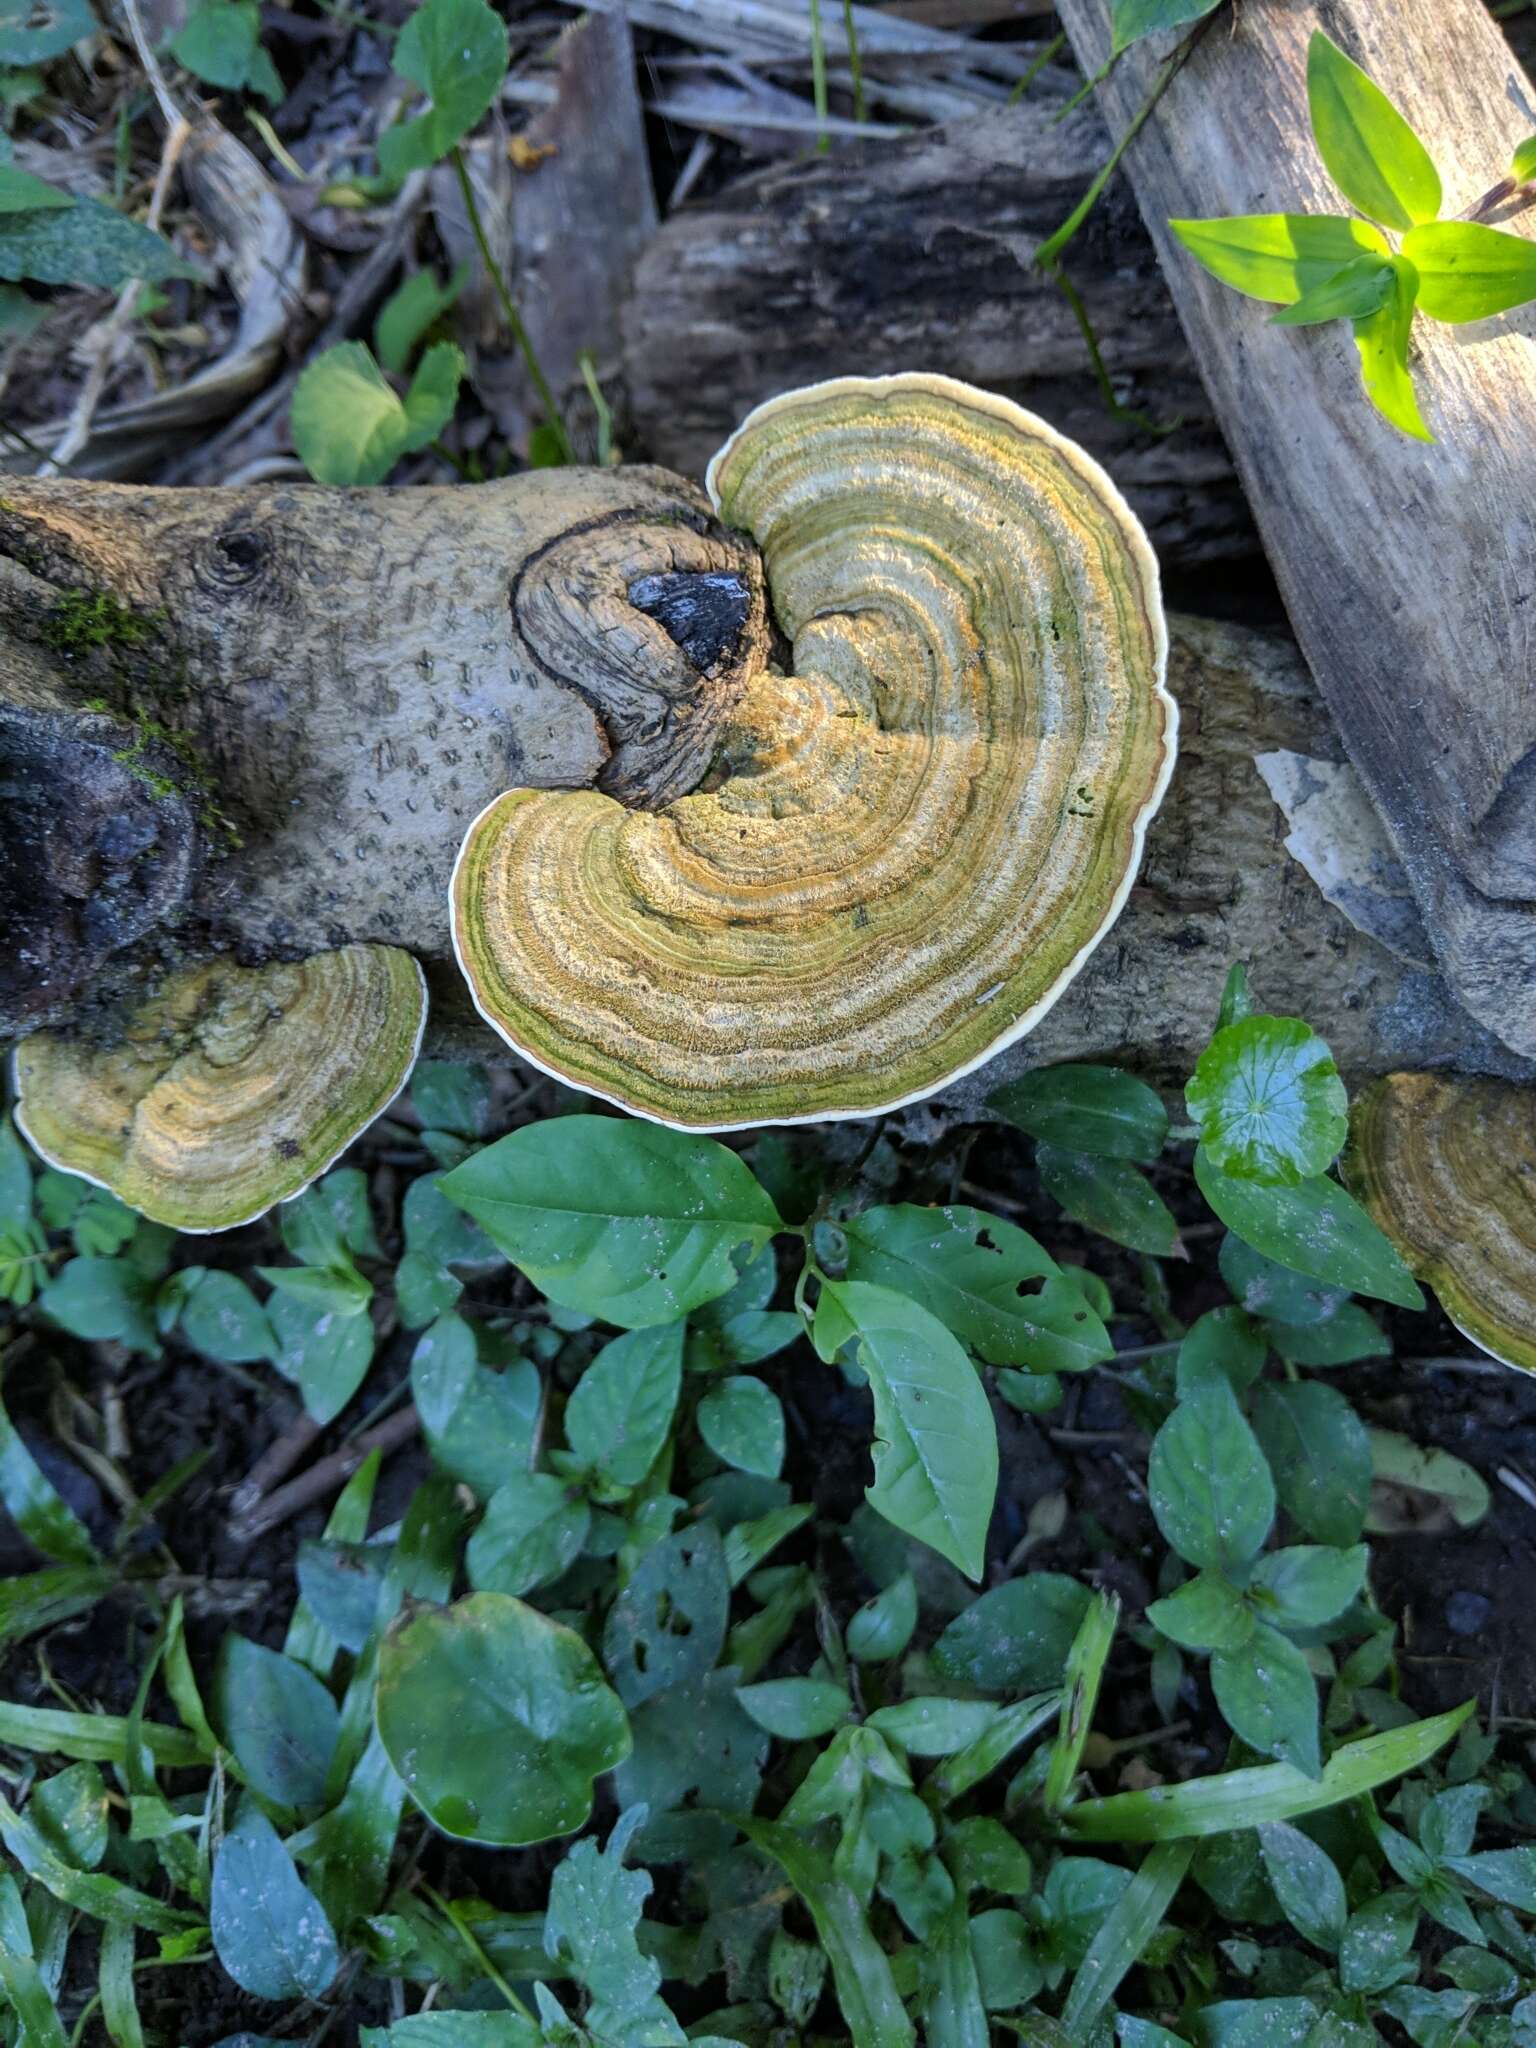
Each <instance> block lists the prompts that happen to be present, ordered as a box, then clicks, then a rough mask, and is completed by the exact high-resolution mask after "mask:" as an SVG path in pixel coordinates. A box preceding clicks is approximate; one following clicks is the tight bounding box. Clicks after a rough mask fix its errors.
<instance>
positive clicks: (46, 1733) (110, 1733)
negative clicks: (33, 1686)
mask: <svg viewBox="0 0 1536 2048" xmlns="http://www.w3.org/2000/svg"><path fill="white" fill-rule="evenodd" d="M138 1738H139V1742H140V1746H141V1748H143V1749H144V1750H146V1751H147V1752H148V1754H149V1755H150V1757H152V1758H153V1760H154V1761H155V1763H157V1764H163V1765H164V1766H165V1768H166V1769H167V1770H177V1771H185V1770H195V1769H196V1768H197V1767H198V1765H199V1764H204V1763H206V1762H207V1757H206V1755H205V1754H204V1752H203V1750H202V1748H201V1747H200V1745H199V1744H198V1742H197V1741H196V1740H195V1739H194V1737H192V1736H191V1735H188V1734H186V1733H184V1732H183V1730H182V1729H180V1728H168V1727H166V1726H164V1725H163V1724H162V1723H161V1722H159V1721H141V1722H139V1723H138ZM0 1744H4V1745H5V1747H6V1748H8V1749H22V1750H27V1751H30V1752H31V1753H33V1754H34V1755H37V1756H67V1757H76V1758H79V1759H81V1760H82V1761H89V1762H92V1763H103V1764H125V1763H126V1762H127V1759H128V1756H129V1754H130V1751H131V1749H132V1739H131V1737H130V1732H129V1724H128V1720H127V1717H126V1716H125V1715H119V1714H71V1713H67V1712H64V1711H62V1710H61V1709H59V1708H57V1707H24V1706H19V1705H17V1704H16V1703H14V1702H11V1701H3V1700H0Z"/></svg>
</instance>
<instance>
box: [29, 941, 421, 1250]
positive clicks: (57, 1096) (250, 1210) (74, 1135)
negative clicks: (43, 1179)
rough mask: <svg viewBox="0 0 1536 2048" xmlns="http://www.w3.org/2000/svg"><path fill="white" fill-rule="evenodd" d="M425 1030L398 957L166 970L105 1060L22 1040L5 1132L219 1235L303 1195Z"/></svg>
mask: <svg viewBox="0 0 1536 2048" xmlns="http://www.w3.org/2000/svg"><path fill="white" fill-rule="evenodd" d="M426 1021H427V995H426V983H425V981H424V979H423V977H422V973H421V969H420V968H419V967H418V966H417V964H416V962H415V961H414V960H413V959H412V957H411V955H410V954H409V953H405V952H402V951H401V950H400V949H399V947H397V946H372V945H355V946H343V947H341V948H340V949H339V950H338V951H336V952H333V953H315V954H311V956H310V957H309V958H308V959H307V960H301V961H298V962H295V963H293V964H274V965H271V966H266V967H239V966H236V965H234V964H233V963H232V962H230V961H227V960H213V961H208V962H205V963H202V964H200V965H198V966H194V967H185V968H181V969H179V970H177V972H176V973H174V974H172V975H171V976H169V977H168V979H167V980H166V981H165V982H164V983H163V984H162V985H161V987H160V989H159V990H158V991H157V993H156V994H155V995H154V996H153V997H152V998H151V999H150V1000H149V1001H148V1002H147V1003H145V1004H144V1005H143V1006H142V1007H141V1008H140V1009H139V1010H137V1011H136V1012H135V1014H134V1015H133V1017H132V1018H131V1019H130V1020H129V1023H128V1027H127V1031H126V1034H125V1036H124V1038H123V1040H122V1042H121V1043H120V1044H118V1045H116V1046H114V1047H112V1048H111V1049H110V1050H103V1049H101V1048H97V1047H93V1046H91V1045H89V1044H88V1043H86V1042H85V1041H84V1040H81V1039H68V1038H63V1037H59V1036H57V1035H56V1034H54V1033H52V1032H48V1031H38V1032H34V1033H33V1034H32V1036H31V1037H29V1038H25V1039H23V1040H22V1042H21V1044H20V1045H19V1046H18V1047H17V1048H16V1092H17V1103H16V1121H17V1123H18V1124H19V1125H20V1126H21V1128H22V1130H23V1131H24V1132H25V1133H26V1135H27V1137H28V1138H29V1139H30V1140H31V1142H32V1144H33V1146H34V1147H35V1148H36V1150H37V1151H38V1152H40V1153H41V1154H42V1156H43V1157H44V1158H45V1159H46V1160H48V1161H49V1163H50V1164H51V1165H54V1166H57V1167H61V1168H62V1169H63V1170H64V1171H65V1172H66V1173H75V1174H79V1175H81V1176H82V1177H83V1178H84V1179H86V1180H91V1181H95V1182H96V1184H97V1185H98V1186H100V1187H105V1188H110V1189H111V1190H112V1192H113V1194H115V1195H117V1196H118V1197H119V1198H120V1199H121V1200H122V1201H124V1202H126V1203H128V1205H129V1206H130V1207H131V1208H134V1209H137V1210H139V1211H140V1212H141V1214H143V1215H145V1216H148V1217H150V1218H152V1219H153V1221H155V1222H157V1223H168V1224H170V1225H172V1226H173V1227H174V1228H175V1229H177V1230H184V1231H193V1232H207V1231H213V1230H232V1229H234V1228H235V1226H236V1225H238V1224H241V1223H251V1222H254V1220H255V1219H256V1218H257V1217H258V1216H260V1215H262V1214H263V1213H264V1212H265V1211H266V1210H268V1209H270V1208H271V1207H272V1206H273V1204H274V1203H275V1202H286V1201H290V1200H291V1199H292V1198H293V1197H294V1196H295V1195H298V1194H302V1192H303V1191H304V1189H305V1188H306V1187H308V1185H309V1184H310V1182H311V1181H312V1180H314V1179H315V1178H316V1177H317V1175H319V1174H322V1173H324V1171H325V1170H326V1168H327V1167H328V1166H329V1165H331V1163H332V1162H333V1161H334V1160H335V1159H336V1158H337V1157H338V1156H339V1155H340V1154H341V1153H342V1152H343V1151H345V1150H346V1148H347V1146H348V1145H350V1144H351V1142H352V1140H353V1139H354V1138H355V1137H356V1136H357V1135H358V1133H359V1132H360V1131H362V1130H364V1129H365V1128H366V1127H367V1126H368V1125H369V1124H371V1123H372V1122H373V1120H374V1118H375V1117H376V1116H378V1115H379V1114H380V1113H381V1111H383V1110H384V1109H386V1108H387V1107H388V1106H389V1104H390V1103H391V1102H392V1101H393V1100H394V1098H395V1096H396V1095H398V1094H399V1092H400V1090H401V1088H402V1087H404V1085H405V1082H406V1080H407V1078H408V1076H409V1074H410V1071H411V1068H412V1066H413V1065H414V1064H415V1060H416V1054H417V1052H418V1050H419V1049H420V1046H421V1037H422V1032H423V1031H424V1029H425V1028H426Z"/></svg>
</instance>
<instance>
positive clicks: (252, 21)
mask: <svg viewBox="0 0 1536 2048" xmlns="http://www.w3.org/2000/svg"><path fill="white" fill-rule="evenodd" d="M171 55H172V56H173V57H174V58H175V59H176V61H177V63H178V64H184V65H185V66H186V67H187V69H188V70H189V71H190V72H192V74H193V75H194V76H195V77H197V78H201V79H203V80H205V81H206V83H207V84H209V85H216V86H219V87H221V88H222V89H223V90H224V91H225V92H244V91H246V90H247V89H249V90H250V91H252V92H259V93H260V94H261V95H262V97H263V98H264V99H269V100H272V101H274V102H275V101H277V100H280V99H281V98H282V96H283V81H282V80H281V78H279V77H278V75H277V71H276V68H275V67H274V65H273V63H272V59H271V58H270V57H269V56H268V55H267V53H266V51H265V50H264V49H263V48H262V47H261V9H260V7H259V6H258V5H257V4H256V0H202V5H201V6H199V7H195V8H194V9H193V10H192V12H191V13H190V14H189V15H188V16H187V19H186V23H185V25H184V27H182V28H181V29H180V30H178V32H177V33H176V34H175V35H174V36H173V37H172V38H171Z"/></svg>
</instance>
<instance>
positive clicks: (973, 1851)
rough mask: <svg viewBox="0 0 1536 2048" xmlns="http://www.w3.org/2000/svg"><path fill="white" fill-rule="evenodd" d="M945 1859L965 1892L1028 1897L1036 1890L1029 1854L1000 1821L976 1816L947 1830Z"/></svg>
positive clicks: (952, 1825) (944, 1843) (956, 1823)
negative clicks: (1034, 1888)
mask: <svg viewBox="0 0 1536 2048" xmlns="http://www.w3.org/2000/svg"><path fill="white" fill-rule="evenodd" d="M942 1848H943V1851H944V1860H945V1862H946V1863H947V1864H948V1865H949V1867H950V1870H951V1872H952V1873H953V1875H954V1879H955V1882H956V1884H957V1885H959V1886H960V1888H961V1889H962V1890H963V1891H987V1892H1004V1893H1011V1894H1013V1895H1014V1896H1015V1897H1016V1898H1024V1897H1025V1896H1026V1895H1027V1894H1028V1893H1029V1892H1030V1891H1031V1889H1032V1888H1033V1885H1034V1870H1033V1866H1032V1864H1031V1862H1030V1857H1029V1851H1028V1850H1027V1849H1026V1848H1025V1847H1024V1844H1023V1843H1022V1842H1021V1841H1020V1840H1019V1839H1018V1837H1017V1836H1016V1835H1013V1834H1010V1832H1009V1831H1008V1829H1007V1828H1005V1827H1004V1826H1003V1824H1002V1822H1001V1821H1000V1820H993V1819H991V1818H990V1816H988V1815H986V1814H979V1813H978V1814H973V1815H972V1816H971V1818H970V1819H969V1820H960V1821H955V1822H953V1823H952V1824H951V1825H950V1826H948V1827H946V1828H945V1830H944V1840H943V1843H942Z"/></svg>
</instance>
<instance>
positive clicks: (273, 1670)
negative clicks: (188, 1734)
mask: <svg viewBox="0 0 1536 2048" xmlns="http://www.w3.org/2000/svg"><path fill="white" fill-rule="evenodd" d="M212 1704H213V1711H214V1716H215V1719H216V1721H217V1722H218V1724H219V1725H220V1727H221V1728H222V1730H223V1733H224V1738H225V1740H226V1741H227V1742H228V1744H229V1747H230V1748H231V1749H232V1750H233V1751H234V1754H235V1757H236V1760H237V1761H238V1763H239V1765H240V1768H241V1770H242V1771H243V1772H244V1774H245V1777H246V1779H247V1781H248V1783H249V1784H250V1786H251V1788H252V1789H253V1790H254V1791H256V1792H259V1793H260V1794H261V1795H262V1797H263V1798H264V1799H270V1800H272V1801H273V1802H274V1804H275V1805H278V1806H318V1805H319V1804H320V1801H321V1799H322V1798H323V1797H324V1794H325V1783H326V1775H327V1772H328V1771H329V1769H330V1763H331V1757H332V1755H333V1753H334V1751H335V1748H336V1742H337V1737H338V1735H339V1733H340V1719H339V1716H338V1714H337V1709H336V1702H335V1701H334V1700H333V1699H332V1698H331V1695H330V1694H329V1693H328V1692H327V1691H326V1689H325V1687H324V1686H323V1685H322V1684H321V1683H320V1681H319V1679H318V1678H316V1677H315V1675H314V1673H313V1672H311V1671H306V1670H305V1668H304V1666H303V1665H302V1664H298V1663H295V1662H294V1661H293V1659H292V1658H290V1657H285V1656H283V1655H282V1654H281V1653H280V1652H279V1651H277V1650H269V1649H266V1648H265V1647H264V1646H263V1645H262V1644H260V1643H253V1642H249V1641H248V1640H247V1639H246V1638H245V1637H244V1636H242V1635H237V1634H235V1632H234V1631H233V1630H231V1632H230V1633H229V1634H228V1635H227V1636H226V1637H225V1638H224V1641H223V1644H222V1645H221V1647H220V1651H219V1662H218V1668H217V1671H216V1674H215V1677H214V1685H213V1701H212Z"/></svg>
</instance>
